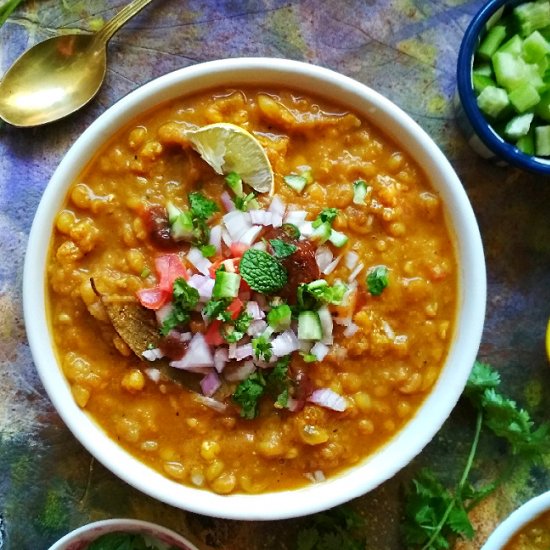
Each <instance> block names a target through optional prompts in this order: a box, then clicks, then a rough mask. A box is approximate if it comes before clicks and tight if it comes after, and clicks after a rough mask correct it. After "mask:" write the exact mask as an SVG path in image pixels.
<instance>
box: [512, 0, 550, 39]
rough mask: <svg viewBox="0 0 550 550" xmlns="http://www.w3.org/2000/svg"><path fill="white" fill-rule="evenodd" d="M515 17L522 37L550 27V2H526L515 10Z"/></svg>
mask: <svg viewBox="0 0 550 550" xmlns="http://www.w3.org/2000/svg"><path fill="white" fill-rule="evenodd" d="M514 16H515V18H516V21H517V24H518V26H519V33H520V35H521V36H522V37H526V36H529V35H530V34H531V33H532V32H533V31H536V30H538V29H542V28H544V27H548V26H549V25H550V2H526V3H525V4H520V5H519V6H516V7H515V8H514Z"/></svg>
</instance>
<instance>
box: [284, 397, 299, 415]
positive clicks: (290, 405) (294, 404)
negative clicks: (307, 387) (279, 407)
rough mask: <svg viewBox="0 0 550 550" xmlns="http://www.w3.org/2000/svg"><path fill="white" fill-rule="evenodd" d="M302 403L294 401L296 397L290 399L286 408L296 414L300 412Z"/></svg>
mask: <svg viewBox="0 0 550 550" xmlns="http://www.w3.org/2000/svg"><path fill="white" fill-rule="evenodd" d="M300 406H301V403H300V401H298V399H294V397H289V398H288V400H287V402H286V408H287V409H288V410H289V411H290V412H296V411H299V410H300Z"/></svg>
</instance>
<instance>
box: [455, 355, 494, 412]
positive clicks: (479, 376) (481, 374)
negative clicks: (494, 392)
mask: <svg viewBox="0 0 550 550" xmlns="http://www.w3.org/2000/svg"><path fill="white" fill-rule="evenodd" d="M499 384H500V375H499V374H498V372H497V371H495V370H493V369H492V368H491V366H490V365H488V364H487V363H482V362H480V361H475V362H474V366H473V368H472V372H471V373H470V376H469V377H468V381H467V382H466V388H465V390H464V394H465V395H466V396H468V397H469V398H470V399H471V400H475V399H476V398H480V397H481V396H482V395H483V392H484V391H485V390H487V389H490V388H496V387H497V386H498V385H499ZM474 404H475V403H474Z"/></svg>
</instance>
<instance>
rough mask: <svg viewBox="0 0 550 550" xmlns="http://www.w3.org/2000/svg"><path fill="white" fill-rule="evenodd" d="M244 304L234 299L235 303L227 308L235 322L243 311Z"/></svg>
mask: <svg viewBox="0 0 550 550" xmlns="http://www.w3.org/2000/svg"><path fill="white" fill-rule="evenodd" d="M243 306H244V304H243V303H242V302H241V300H239V298H234V299H233V301H232V302H231V303H230V304H229V305H228V306H227V311H229V313H231V319H233V320H235V319H236V318H237V317H238V316H239V314H240V313H241V310H242V309H243Z"/></svg>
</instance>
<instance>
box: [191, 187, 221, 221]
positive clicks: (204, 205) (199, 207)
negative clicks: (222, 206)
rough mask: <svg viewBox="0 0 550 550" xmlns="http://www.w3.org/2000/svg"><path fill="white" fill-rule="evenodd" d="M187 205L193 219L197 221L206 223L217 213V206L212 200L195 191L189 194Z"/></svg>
mask: <svg viewBox="0 0 550 550" xmlns="http://www.w3.org/2000/svg"><path fill="white" fill-rule="evenodd" d="M189 205H190V207H191V212H192V214H193V217H194V218H196V219H199V220H205V221H206V220H207V219H208V218H210V216H212V215H213V214H214V213H215V212H218V211H219V208H218V205H217V204H216V203H215V202H214V201H213V200H210V199H207V198H206V197H205V196H204V195H203V194H202V193H199V192H197V191H194V192H193V193H189Z"/></svg>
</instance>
